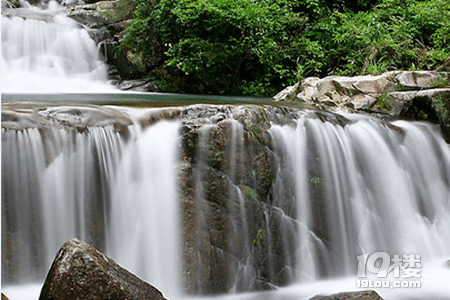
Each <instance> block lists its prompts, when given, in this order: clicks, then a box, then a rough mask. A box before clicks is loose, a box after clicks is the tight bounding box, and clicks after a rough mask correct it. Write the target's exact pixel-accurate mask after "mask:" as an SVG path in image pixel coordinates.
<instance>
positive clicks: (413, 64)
mask: <svg viewBox="0 0 450 300" xmlns="http://www.w3.org/2000/svg"><path fill="white" fill-rule="evenodd" d="M348 2H349V1H343V0H339V1H330V0H301V1H294V0H233V1H232V0H179V1H176V0H159V1H158V0H151V1H148V0H136V3H137V9H136V14H135V21H134V23H133V25H132V26H131V28H130V30H129V34H128V38H127V39H126V40H125V41H124V44H123V47H127V48H128V49H131V50H132V51H134V52H136V54H137V57H140V58H141V61H142V62H143V64H144V65H146V66H147V71H148V72H149V74H150V75H151V76H154V77H157V78H158V79H159V80H160V81H161V85H162V87H163V88H164V89H165V90H167V91H174V92H189V93H215V94H221V93H226V94H233V93H234V94H252V95H262V94H266V95H271V94H274V93H275V92H276V91H278V90H280V89H281V88H282V87H283V86H286V85H292V84H293V83H294V82H295V81H297V80H298V78H299V77H300V78H302V77H304V76H313V75H314V76H326V75H331V74H336V75H357V74H358V75H359V74H367V73H381V72H384V71H387V70H392V69H435V68H439V67H441V68H442V66H444V62H445V61H448V59H449V57H450V54H449V53H450V41H449V36H450V1H448V0H430V1H419V0H406V1H400V0H377V1H373V0H359V1H355V2H351V3H348ZM155 57H156V58H158V59H155ZM446 65H447V64H445V66H446Z"/></svg>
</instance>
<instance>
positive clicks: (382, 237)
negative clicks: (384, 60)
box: [1, 8, 450, 300]
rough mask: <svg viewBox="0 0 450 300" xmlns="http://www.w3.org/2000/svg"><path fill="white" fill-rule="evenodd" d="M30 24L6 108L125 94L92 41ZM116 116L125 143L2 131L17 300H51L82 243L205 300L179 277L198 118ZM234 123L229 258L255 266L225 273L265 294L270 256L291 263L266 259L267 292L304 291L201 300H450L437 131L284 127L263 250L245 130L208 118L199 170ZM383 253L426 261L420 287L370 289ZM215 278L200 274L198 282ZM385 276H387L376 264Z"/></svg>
mask: <svg viewBox="0 0 450 300" xmlns="http://www.w3.org/2000/svg"><path fill="white" fill-rule="evenodd" d="M25 11H26V12H23V11H20V12H14V13H13V12H11V13H10V15H9V16H3V15H2V72H3V73H2V91H3V92H5V91H6V92H8V93H17V92H20V93H40V92H45V93H53V92H56V93H58V92H61V91H64V92H86V91H89V90H91V87H92V91H105V90H108V89H110V87H109V86H108V84H107V78H106V75H105V74H106V73H105V70H106V68H105V65H104V64H103V63H102V62H101V60H100V59H99V56H98V53H97V49H96V46H95V44H94V43H93V42H92V40H91V39H90V38H89V36H88V34H87V32H86V30H85V29H82V28H80V27H78V25H76V24H75V23H74V22H72V21H70V20H69V19H67V18H66V17H65V16H64V14H62V13H61V12H60V11H59V10H58V9H56V8H54V9H53V10H52V9H50V10H47V11H41V10H39V9H37V8H27V9H26V10H25ZM24 14H25V15H27V17H23V16H24ZM18 15H20V16H22V17H19V16H18ZM36 78H38V79H39V80H38V79H36ZM80 82H81V85H80ZM80 86H81V89H80ZM109 108H111V107H109ZM113 108H114V107H113ZM114 109H117V110H118V111H120V112H123V113H125V114H126V115H128V116H129V118H130V120H131V121H132V122H131V124H129V125H127V126H126V130H124V129H123V128H122V129H120V130H119V129H118V127H117V126H114V125H100V126H97V125H96V126H88V127H77V126H72V127H71V126H68V127H65V126H50V127H39V126H37V125H29V124H30V123H27V124H28V125H27V126H24V127H23V128H20V129H17V128H13V127H11V126H10V125H8V124H9V123H8V124H7V120H6V119H5V120H2V121H5V126H3V124H2V151H1V153H2V284H3V287H2V291H3V292H5V293H6V294H7V295H8V296H9V297H10V299H12V300H14V299H37V297H38V294H39V289H40V287H41V284H42V281H43V279H44V278H45V274H46V272H47V271H48V268H49V266H50V264H51V261H52V260H53V258H54V255H55V253H56V252H57V251H58V249H59V247H60V246H61V245H62V244H63V243H64V242H65V241H66V240H68V239H70V238H72V237H75V236H76V237H78V238H80V239H83V240H85V241H87V242H89V243H90V244H92V245H94V246H96V247H97V248H98V249H100V250H102V251H104V252H105V253H106V254H107V255H109V256H111V257H112V258H113V259H114V260H116V261H117V262H118V263H119V264H121V265H122V266H124V267H126V268H127V269H129V270H131V271H132V272H134V273H136V274H137V275H138V276H140V277H141V278H143V279H145V280H147V281H149V282H150V283H152V284H154V285H155V286H157V287H158V288H159V289H161V290H162V291H163V293H164V294H165V295H166V296H168V297H170V298H171V299H196V296H189V297H188V296H185V295H183V289H184V287H183V279H182V276H183V274H182V273H183V271H182V270H181V267H180V266H181V265H182V252H183V251H182V250H183V248H182V247H180V245H182V240H183V237H182V236H180V232H183V230H182V228H181V221H180V215H182V214H184V213H185V212H182V211H180V199H179V198H180V193H181V192H182V191H180V181H179V169H180V166H182V164H183V161H182V160H183V159H185V158H183V157H182V154H181V153H182V145H183V144H186V143H189V142H190V141H186V140H184V139H185V138H186V137H183V134H182V133H183V126H185V125H186V124H187V123H189V122H190V120H189V117H188V118H187V119H183V120H180V119H177V120H172V121H169V120H160V121H157V122H155V123H154V124H152V125H149V126H147V125H146V126H144V125H142V123H140V122H139V120H142V116H143V115H145V114H147V113H148V112H149V111H150V112H153V111H157V109H148V108H147V109H139V108H135V109H129V108H119V107H115V108H114ZM22 112H23V113H24V115H27V116H28V115H29V116H30V117H29V119H27V120H34V119H33V118H35V117H36V116H35V115H33V113H27V112H26V110H23V111H22ZM37 114H38V115H39V114H40V115H41V116H43V115H42V112H39V113H37ZM47 116H48V115H47ZM61 116H64V118H66V119H65V120H72V119H71V118H73V115H71V114H69V113H67V114H66V113H62V114H61ZM90 116H94V114H92V115H90ZM219 117H220V118H224V119H225V120H226V121H227V122H229V123H227V124H228V125H229V128H230V130H229V131H228V134H229V145H227V147H226V148H225V150H224V155H225V156H226V157H227V158H228V159H227V162H228V163H227V165H226V166H225V167H224V168H225V169H226V172H227V174H230V176H229V179H228V183H229V184H228V185H227V187H228V189H227V191H226V192H225V197H230V199H231V198H233V199H234V200H233V201H234V202H233V203H234V204H233V206H229V210H228V214H229V215H228V217H227V220H229V222H230V225H229V227H230V228H231V229H230V234H229V237H228V243H229V244H230V247H231V249H233V251H237V250H236V249H238V246H239V247H240V248H239V249H241V250H239V251H241V252H240V253H239V254H238V255H240V256H241V257H242V260H241V262H240V264H239V265H238V266H228V267H227V268H226V270H219V272H223V273H227V272H228V273H229V276H230V277H231V282H232V286H233V289H232V290H233V291H251V290H252V287H253V286H254V285H255V282H256V281H257V280H258V276H259V275H260V274H258V271H257V270H256V269H255V268H254V266H255V262H257V261H258V259H259V258H258V253H257V252H254V249H255V248H257V247H256V246H257V245H258V244H259V243H262V242H263V240H265V241H266V243H267V244H268V247H269V253H272V252H274V251H278V250H276V249H281V250H280V251H282V253H281V254H280V255H279V256H277V257H269V258H268V259H267V268H266V269H267V273H268V274H267V278H269V279H270V280H271V282H272V283H276V282H277V277H279V276H280V274H279V273H277V271H276V270H277V265H280V264H281V265H282V266H283V277H284V278H287V279H288V281H289V282H290V284H289V285H288V286H285V287H278V288H277V290H275V291H271V292H258V293H249V292H247V293H242V294H232V295H227V296H220V297H219V296H216V297H201V299H227V300H228V299H231V300H241V299H255V300H262V299H308V298H310V297H312V296H313V295H315V294H319V293H320V294H330V293H336V292H339V291H352V290H362V289H364V290H365V289H369V287H367V286H364V284H365V282H363V281H362V280H365V279H371V280H373V281H374V282H376V281H377V280H380V279H381V280H384V281H390V282H395V281H400V280H401V281H403V282H407V281H408V280H417V281H420V285H421V286H420V288H411V287H410V288H383V287H374V288H370V289H375V290H377V291H378V292H379V293H380V294H381V295H382V296H383V297H385V298H386V299H450V288H448V284H447V283H446V281H448V278H449V276H450V268H448V266H447V260H448V259H449V258H450V203H449V201H450V187H449V182H450V149H449V146H448V144H446V143H445V141H444V140H443V139H442V137H441V136H440V135H439V133H438V132H437V131H436V129H435V127H434V126H432V125H430V124H424V123H412V122H403V121H398V122H394V123H392V124H389V123H382V122H380V121H378V120H375V119H372V118H368V117H361V116H353V115H346V116H345V117H347V118H348V119H349V120H350V121H351V122H350V123H348V124H346V125H345V126H344V125H338V124H335V123H333V122H329V121H321V120H319V119H317V118H310V117H309V115H308V114H307V113H299V114H298V118H296V120H294V124H290V125H279V124H278V123H277V122H274V121H272V122H271V123H270V124H271V125H270V129H269V134H270V140H271V143H270V149H271V151H272V154H273V158H274V161H275V162H277V170H276V173H277V176H276V178H275V179H274V180H273V182H272V183H271V195H272V199H271V201H272V205H273V208H272V209H271V210H270V211H268V210H267V211H265V212H264V222H263V223H264V224H265V225H264V226H265V227H263V228H261V229H259V230H258V234H259V235H258V236H257V237H256V238H255V239H249V238H247V237H248V235H249V232H250V231H251V230H252V228H250V227H251V222H250V220H248V219H247V218H248V214H249V211H248V210H249V207H248V203H247V200H248V197H254V196H255V192H254V191H253V190H251V189H249V188H248V187H245V189H244V187H243V186H242V185H239V184H232V183H235V182H238V181H239V178H240V177H241V176H242V174H240V173H239V172H240V170H241V168H242V162H243V161H245V154H244V152H245V151H246V147H247V146H246V143H245V139H246V137H245V133H244V131H245V129H244V127H245V126H244V125H245V120H244V121H243V120H242V119H239V120H238V118H235V116H233V115H232V114H229V115H226V116H212V117H211V116H209V117H204V121H203V123H201V124H200V125H198V126H200V127H201V128H200V130H199V141H198V143H197V144H196V145H195V151H194V152H195V154H193V156H195V160H197V161H205V160H207V159H211V158H210V157H208V155H209V154H208V153H209V152H208V149H209V148H208V147H210V144H208V138H209V137H210V136H211V132H213V130H215V127H214V126H215V125H214V124H215V123H214V122H217V120H216V121H213V119H214V118H216V119H217V118H219ZM9 121H10V120H9ZM9 121H8V122H9ZM270 121H271V120H267V122H270ZM224 124H225V123H224ZM227 128H228V127H227ZM257 154H258V153H256V154H255V155H257ZM255 157H256V156H255ZM255 159H256V158H255ZM208 170H209V169H208V168H207V167H205V166H203V167H199V168H198V169H197V170H195V172H193V180H194V182H195V183H194V186H195V187H196V189H197V191H198V192H197V194H196V196H195V197H196V199H197V200H202V199H204V198H205V197H206V196H205V195H206V194H208V192H209V190H208V186H207V185H206V184H205V181H204V178H205V177H206V176H207V174H209V173H207V171H208ZM245 193H247V195H244V194H245ZM232 195H233V196H232ZM255 197H256V196H255ZM198 203H201V201H200V202H198ZM196 209H198V208H196ZM185 217H186V216H185ZM206 217H208V216H207V215H206ZM214 217H215V216H214ZM275 217H276V218H275ZM275 219H276V220H277V222H278V223H277V226H276V230H275V229H273V224H274V220H275ZM195 222H196V224H203V223H202V222H204V220H202V219H198V220H196V221H195ZM211 234H212V233H211ZM194 238H197V239H202V238H203V236H201V235H200V233H199V234H198V236H197V237H195V236H194ZM234 246H235V247H236V248H233V247H234ZM377 252H378V253H379V252H385V253H388V254H389V255H390V258H394V259H395V255H399V256H400V257H402V256H403V255H407V256H408V257H411V255H414V258H416V255H420V259H419V263H420V267H418V265H416V268H419V269H420V275H421V277H419V278H416V277H414V276H412V277H395V272H396V269H395V268H393V269H392V270H390V272H389V276H387V277H386V278H377V277H376V274H372V275H373V276H372V275H371V274H368V277H367V278H365V277H357V274H359V275H361V274H360V271H364V270H361V269H360V265H361V262H362V261H363V262H366V263H367V265H368V269H370V267H371V266H370V263H368V262H370V259H369V260H367V261H366V260H364V259H366V258H367V256H364V254H368V255H372V254H374V253H377ZM199 253H200V252H199ZM219 254H220V253H219ZM280 257H281V258H280ZM200 259H202V258H201V257H200ZM416 262H417V261H416ZM358 263H359V264H358ZM214 267H215V266H201V267H199V268H204V270H198V272H199V274H203V273H202V272H206V271H209V270H210V269H211V268H212V269H214ZM413 267H414V266H413ZM373 269H375V271H379V269H380V266H379V265H376V264H375V263H373V266H372V270H373ZM413 269H414V268H413ZM399 270H401V271H403V269H397V271H399ZM365 271H367V270H365ZM211 272H214V270H212V271H211ZM375 273H376V272H375ZM402 274H404V273H402ZM195 280H197V281H198V282H197V283H196V284H198V285H199V286H201V285H202V284H205V283H204V282H203V283H202V282H201V281H202V278H201V276H199V277H198V278H197V279H195ZM203 289H204V287H203ZM201 290H202V288H200V291H201Z"/></svg>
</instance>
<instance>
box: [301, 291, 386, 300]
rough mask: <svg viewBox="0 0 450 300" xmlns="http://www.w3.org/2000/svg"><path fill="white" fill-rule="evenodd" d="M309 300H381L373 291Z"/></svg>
mask: <svg viewBox="0 0 450 300" xmlns="http://www.w3.org/2000/svg"><path fill="white" fill-rule="evenodd" d="M309 300H383V298H381V297H380V295H378V294H377V292H375V291H361V292H344V293H338V294H333V295H330V296H314V297H312V298H310V299H309Z"/></svg>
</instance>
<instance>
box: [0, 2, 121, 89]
mask: <svg viewBox="0 0 450 300" xmlns="http://www.w3.org/2000/svg"><path fill="white" fill-rule="evenodd" d="M1 29H2V36H1V38H2V44H1V92H2V93H70V92H72V93H73V92H114V91H115V89H114V88H113V87H112V86H111V85H109V84H108V77H107V66H106V64H105V63H103V62H102V60H101V59H100V56H99V52H98V49H97V45H96V44H95V42H94V41H93V40H92V39H91V38H90V36H89V33H88V32H87V30H86V29H84V28H82V27H81V26H80V25H78V24H77V23H76V22H75V21H73V20H72V19H70V18H69V17H67V16H66V14H65V12H64V11H63V10H62V8H61V7H59V6H58V5H57V4H56V3H55V2H50V3H49V6H48V8H47V9H45V10H43V9H40V8H38V7H31V6H28V7H26V8H19V9H14V10H8V11H5V12H4V13H3V14H2V23H1Z"/></svg>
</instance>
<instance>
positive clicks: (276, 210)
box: [180, 106, 331, 294]
mask: <svg viewBox="0 0 450 300" xmlns="http://www.w3.org/2000/svg"><path fill="white" fill-rule="evenodd" d="M187 116H188V118H187V119H184V118H185V117H187ZM330 116H331V115H329V116H328V117H330ZM316 117H318V116H316ZM322 117H324V118H327V114H324V115H323V116H322ZM181 119H182V120H184V123H183V128H182V137H183V138H182V140H183V148H182V162H181V167H180V193H181V195H180V196H181V205H182V207H181V211H182V212H183V216H182V222H183V226H182V228H183V234H182V236H183V245H184V248H183V250H184V251H183V261H184V274H183V278H184V280H185V286H186V291H187V292H188V293H189V294H220V293H228V292H233V291H251V290H262V289H270V288H271V287H273V286H274V285H277V286H283V285H286V284H289V283H290V282H292V280H294V278H295V274H293V272H291V270H289V266H290V265H291V264H292V263H293V262H292V261H288V259H289V258H288V257H290V258H292V257H293V256H294V255H292V254H293V252H294V251H295V249H296V248H295V247H296V245H295V238H293V237H294V236H295V231H296V230H297V229H296V225H295V222H294V221H293V218H294V216H295V209H286V210H285V207H283V208H280V207H279V206H278V204H277V203H273V199H274V198H275V197H274V194H275V193H280V192H285V191H280V189H281V187H282V185H278V186H277V180H279V179H278V177H279V174H278V170H279V169H281V167H280V162H279V159H278V158H277V154H276V153H275V151H274V149H273V142H272V139H271V135H270V132H269V129H270V127H271V124H270V122H271V121H274V120H278V121H275V122H276V123H280V124H290V122H291V121H292V120H293V119H294V111H290V110H285V109H279V108H273V107H272V108H268V107H259V106H253V107H251V106H245V107H244V106H209V107H208V106H192V107H189V108H187V109H186V110H184V111H183V112H182V113H181ZM330 119H331V117H330ZM283 210H285V213H283V212H282V211H283ZM280 232H287V234H286V235H280V234H279V233H280ZM286 254H290V255H286Z"/></svg>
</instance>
